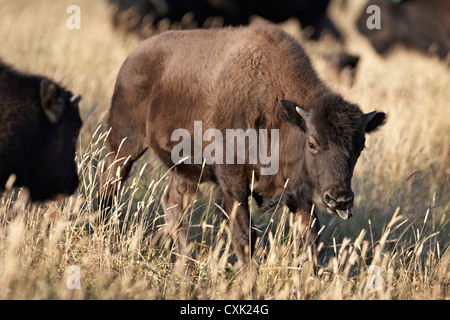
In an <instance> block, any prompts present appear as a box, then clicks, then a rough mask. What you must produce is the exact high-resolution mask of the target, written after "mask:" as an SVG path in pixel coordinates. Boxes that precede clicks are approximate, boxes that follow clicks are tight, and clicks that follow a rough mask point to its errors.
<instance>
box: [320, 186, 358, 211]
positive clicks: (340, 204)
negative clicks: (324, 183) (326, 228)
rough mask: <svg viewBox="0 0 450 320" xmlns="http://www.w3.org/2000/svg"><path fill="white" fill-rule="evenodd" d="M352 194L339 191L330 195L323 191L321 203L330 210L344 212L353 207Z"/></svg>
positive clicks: (328, 192)
mask: <svg viewBox="0 0 450 320" xmlns="http://www.w3.org/2000/svg"><path fill="white" fill-rule="evenodd" d="M353 198H354V195H353V192H352V191H340V192H336V193H332V192H331V190H330V191H325V192H324V194H323V202H324V204H325V205H326V206H328V207H329V208H330V209H332V210H337V209H339V210H346V209H350V208H351V207H352V206H353Z"/></svg>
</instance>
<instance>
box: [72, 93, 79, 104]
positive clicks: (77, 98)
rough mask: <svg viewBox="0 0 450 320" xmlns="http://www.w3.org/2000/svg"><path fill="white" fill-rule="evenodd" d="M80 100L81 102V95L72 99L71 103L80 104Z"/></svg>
mask: <svg viewBox="0 0 450 320" xmlns="http://www.w3.org/2000/svg"><path fill="white" fill-rule="evenodd" d="M80 100H81V94H77V95H74V96H72V97H71V98H70V103H78V102H79V101H80Z"/></svg>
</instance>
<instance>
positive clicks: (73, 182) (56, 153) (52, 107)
mask: <svg viewBox="0 0 450 320" xmlns="http://www.w3.org/2000/svg"><path fill="white" fill-rule="evenodd" d="M80 99H81V96H80V95H76V96H74V95H72V93H71V92H69V91H67V90H65V89H64V88H62V87H61V86H60V85H58V84H57V83H55V82H53V81H52V80H50V79H48V78H46V77H41V76H34V75H27V74H22V73H19V72H17V71H15V70H13V69H12V68H11V67H9V66H7V65H5V64H4V63H2V62H1V61H0V194H1V192H2V191H3V189H4V187H5V183H6V181H7V180H8V178H9V177H10V175H11V174H15V176H16V179H15V183H14V185H15V186H24V187H27V188H28V189H29V191H30V197H31V200H33V201H43V200H46V199H49V198H52V197H55V196H57V195H59V194H65V195H70V194H72V193H73V192H74V191H75V190H76V188H77V186H78V176H77V170H76V164H75V161H74V158H75V143H76V139H77V137H78V133H79V130H80V127H81V119H80V115H79V111H78V102H79V101H80Z"/></svg>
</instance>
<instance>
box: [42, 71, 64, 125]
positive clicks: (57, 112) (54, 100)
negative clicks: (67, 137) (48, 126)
mask: <svg viewBox="0 0 450 320" xmlns="http://www.w3.org/2000/svg"><path fill="white" fill-rule="evenodd" d="M59 91H60V90H59V88H58V87H57V86H56V84H55V83H53V82H51V81H50V80H48V79H43V80H42V81H41V91H40V94H41V105H42V109H43V110H44V112H45V115H46V116H47V118H48V120H49V121H50V123H52V124H55V123H57V122H58V120H59V118H60V117H61V114H62V112H63V109H64V103H63V100H62V99H61V98H60V94H59Z"/></svg>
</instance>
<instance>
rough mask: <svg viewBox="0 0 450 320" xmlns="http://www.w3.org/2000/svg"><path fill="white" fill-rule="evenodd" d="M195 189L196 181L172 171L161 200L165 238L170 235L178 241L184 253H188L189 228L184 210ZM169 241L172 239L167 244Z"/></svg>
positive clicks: (167, 242) (175, 241)
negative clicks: (187, 227)
mask: <svg viewBox="0 0 450 320" xmlns="http://www.w3.org/2000/svg"><path fill="white" fill-rule="evenodd" d="M195 191H196V183H195V182H193V181H190V180H188V179H185V178H183V177H181V176H179V175H176V174H175V173H174V172H172V173H171V174H170V177H169V184H168V186H167V189H166V191H165V192H164V195H163V197H162V201H161V204H162V207H163V209H164V221H165V223H166V225H165V226H164V228H163V240H167V239H168V238H169V236H170V237H171V238H172V240H173V241H174V243H178V245H179V249H180V252H181V254H182V255H186V254H187V230H186V225H185V219H184V216H183V214H182V211H183V209H185V208H186V207H187V206H188V202H189V198H190V197H191V196H192V195H193V194H194V193H195ZM169 243H170V241H166V244H167V245H168V244H169Z"/></svg>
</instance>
